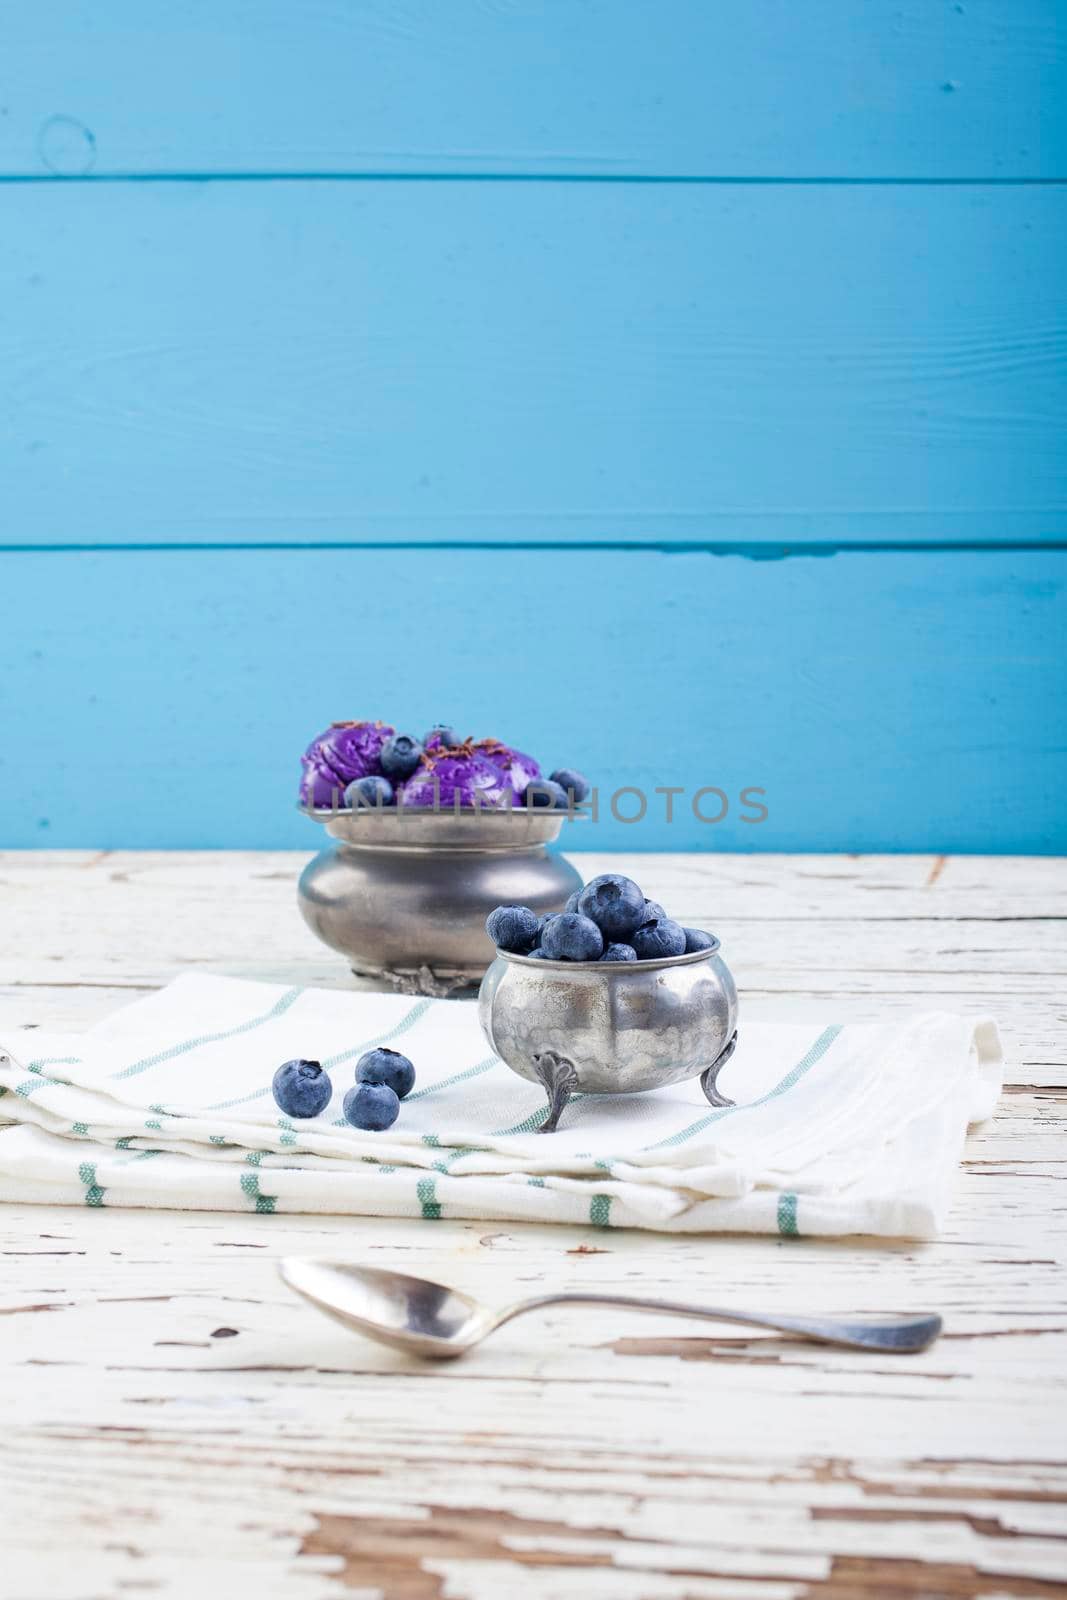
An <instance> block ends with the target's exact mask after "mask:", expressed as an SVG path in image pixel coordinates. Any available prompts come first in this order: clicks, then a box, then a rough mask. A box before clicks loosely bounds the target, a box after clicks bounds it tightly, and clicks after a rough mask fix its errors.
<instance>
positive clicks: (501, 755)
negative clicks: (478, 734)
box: [473, 739, 541, 800]
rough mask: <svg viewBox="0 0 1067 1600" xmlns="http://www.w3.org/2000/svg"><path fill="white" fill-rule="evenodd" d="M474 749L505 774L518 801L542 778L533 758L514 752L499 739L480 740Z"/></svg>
mask: <svg viewBox="0 0 1067 1600" xmlns="http://www.w3.org/2000/svg"><path fill="white" fill-rule="evenodd" d="M473 748H474V750H475V752H476V753H477V754H478V755H480V756H482V757H483V758H484V759H485V760H486V761H489V762H491V763H492V765H493V766H494V767H496V769H497V771H498V772H500V773H502V774H503V776H504V777H505V778H506V779H507V781H508V783H509V785H510V786H511V792H512V794H513V795H514V796H515V798H516V800H521V799H522V797H523V795H524V794H525V793H526V789H527V786H528V785H529V784H531V783H536V782H537V780H538V778H540V776H541V768H540V766H539V764H538V763H537V762H536V761H535V760H534V758H533V756H527V755H523V753H522V751H521V750H513V749H512V748H511V746H510V745H506V744H501V742H500V740H499V739H479V740H478V742H477V744H475V745H474V746H473Z"/></svg>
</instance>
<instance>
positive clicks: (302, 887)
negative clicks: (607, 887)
mask: <svg viewBox="0 0 1067 1600" xmlns="http://www.w3.org/2000/svg"><path fill="white" fill-rule="evenodd" d="M302 809H303V808H302ZM305 815H306V816H309V817H311V818H312V819H313V820H314V821H315V822H320V823H322V824H323V826H324V827H325V829H326V831H327V833H329V834H330V835H331V836H332V838H333V840H334V841H336V842H334V843H332V844H330V845H328V846H327V848H326V849H325V850H323V851H321V852H320V853H319V854H318V855H317V856H316V857H315V859H314V860H313V861H310V862H309V863H308V865H307V866H306V867H305V869H304V871H303V873H302V875H301V878H300V884H299V888H298V899H299V903H300V910H301V912H302V914H303V917H304V920H305V922H306V923H307V924H308V926H309V927H310V928H311V930H312V932H313V933H314V934H316V935H317V936H318V937H319V938H320V939H321V940H322V941H323V943H324V944H327V945H329V946H330V948H331V949H332V950H337V951H339V952H340V954H341V955H343V956H344V958H345V960H346V961H347V962H348V964H349V966H350V967H351V968H352V970H353V972H355V973H357V974H359V975H361V976H367V977H372V978H377V979H379V980H384V981H385V982H387V983H390V984H391V985H392V986H393V987H394V988H396V989H398V990H400V991H401V992H403V993H407V994H429V995H448V994H453V993H458V992H461V991H462V990H463V989H465V988H471V987H473V986H474V985H475V984H476V983H477V982H478V980H479V979H480V978H481V976H482V974H483V972H484V971H485V969H486V966H487V965H488V963H489V962H490V961H491V960H492V958H493V943H492V940H491V939H490V938H489V936H488V934H487V933H486V931H485V919H486V917H487V916H488V915H489V913H490V911H492V910H493V909H494V907H495V906H499V905H525V906H529V907H530V909H531V910H532V911H535V912H536V913H537V915H538V916H543V915H544V914H545V912H546V911H561V910H562V909H563V904H564V902H565V900H566V899H567V896H568V895H569V894H571V893H573V891H574V890H575V889H580V888H581V884H582V880H581V878H580V877H579V875H578V873H577V872H576V871H575V870H574V868H573V867H572V866H571V865H570V863H569V862H567V861H564V859H563V858H562V856H558V855H553V854H550V852H549V851H548V849H547V848H546V847H547V846H548V845H549V844H550V843H551V842H552V841H553V840H555V839H556V838H558V836H559V831H560V828H561V827H562V825H563V822H564V820H565V818H566V817H567V815H568V813H567V812H565V811H549V810H533V809H527V808H526V807H519V806H516V807H515V808H514V809H513V810H510V811H492V810H488V809H482V810H478V809H475V808H473V807H471V808H464V809H461V810H458V811H456V810H440V811H434V810H430V809H427V810H422V809H421V808H419V809H416V808H415V807H408V808H407V809H405V808H403V807H396V806H391V807H382V808H380V809H378V808H369V807H367V808H363V809H360V810H336V811H333V810H320V811H311V810H307V811H305Z"/></svg>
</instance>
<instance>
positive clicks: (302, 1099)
mask: <svg viewBox="0 0 1067 1600" xmlns="http://www.w3.org/2000/svg"><path fill="white" fill-rule="evenodd" d="M271 1091H272V1093H273V1095H274V1100H275V1104H276V1105H277V1107H278V1109H279V1111H284V1112H285V1115H286V1116H287V1117H317V1116H318V1114H319V1112H320V1111H324V1110H325V1109H326V1107H327V1106H328V1105H329V1103H330V1096H331V1094H332V1093H333V1084H332V1083H331V1082H330V1075H329V1073H328V1072H323V1070H322V1068H321V1067H320V1066H319V1063H318V1062H317V1061H287V1062H285V1064H284V1066H281V1067H279V1068H278V1070H277V1072H276V1073H275V1074H274V1080H273V1082H272V1083H271Z"/></svg>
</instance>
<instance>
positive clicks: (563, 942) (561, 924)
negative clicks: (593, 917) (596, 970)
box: [541, 911, 604, 961]
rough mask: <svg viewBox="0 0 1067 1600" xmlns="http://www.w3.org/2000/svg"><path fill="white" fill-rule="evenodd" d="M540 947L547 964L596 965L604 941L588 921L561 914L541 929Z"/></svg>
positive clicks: (569, 912) (568, 913)
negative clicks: (578, 962)
mask: <svg viewBox="0 0 1067 1600" xmlns="http://www.w3.org/2000/svg"><path fill="white" fill-rule="evenodd" d="M541 945H542V948H543V950H544V952H545V955H546V956H547V957H548V959H549V960H550V961H597V960H599V958H600V956H601V955H602V954H603V950H604V938H603V935H602V934H601V932H600V929H599V928H598V927H597V925H596V923H595V922H590V920H589V918H588V917H583V916H581V915H580V913H579V912H577V911H563V912H561V913H560V915H559V916H558V917H554V918H553V920H552V921H551V922H550V923H549V925H548V927H547V928H546V929H545V931H544V933H543V934H542V936H541Z"/></svg>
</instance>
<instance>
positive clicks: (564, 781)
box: [551, 767, 590, 806]
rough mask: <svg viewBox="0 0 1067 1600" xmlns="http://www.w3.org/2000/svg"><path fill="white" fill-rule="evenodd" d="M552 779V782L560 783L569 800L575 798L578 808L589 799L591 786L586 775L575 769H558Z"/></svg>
mask: <svg viewBox="0 0 1067 1600" xmlns="http://www.w3.org/2000/svg"><path fill="white" fill-rule="evenodd" d="M551 777H552V782H553V783H558V784H559V786H560V788H561V789H564V790H565V791H566V792H567V795H568V797H569V798H570V797H573V800H574V804H575V805H576V806H580V805H581V803H582V801H583V800H588V799H589V789H590V784H589V779H588V778H587V777H586V776H585V774H584V773H582V772H575V770H574V768H573V767H557V769H556V771H555V772H553V773H552V775H551Z"/></svg>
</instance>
